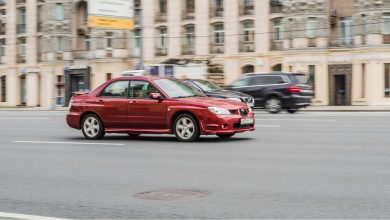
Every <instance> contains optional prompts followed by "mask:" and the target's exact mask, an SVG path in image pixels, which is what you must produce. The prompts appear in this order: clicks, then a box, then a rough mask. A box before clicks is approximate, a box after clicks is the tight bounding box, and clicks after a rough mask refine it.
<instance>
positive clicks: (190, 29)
mask: <svg viewBox="0 0 390 220" xmlns="http://www.w3.org/2000/svg"><path fill="white" fill-rule="evenodd" d="M185 45H186V46H194V45H195V26H194V25H190V26H187V27H185Z"/></svg>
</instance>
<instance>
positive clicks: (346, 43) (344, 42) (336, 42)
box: [329, 35, 354, 47]
mask: <svg viewBox="0 0 390 220" xmlns="http://www.w3.org/2000/svg"><path fill="white" fill-rule="evenodd" d="M353 45H354V40H353V36H352V35H351V36H347V37H341V36H330V37H329V47H353Z"/></svg>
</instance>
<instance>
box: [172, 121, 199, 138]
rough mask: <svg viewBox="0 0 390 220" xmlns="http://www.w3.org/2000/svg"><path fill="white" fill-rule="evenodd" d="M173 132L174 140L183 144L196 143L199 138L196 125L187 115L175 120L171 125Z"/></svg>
mask: <svg viewBox="0 0 390 220" xmlns="http://www.w3.org/2000/svg"><path fill="white" fill-rule="evenodd" d="M173 131H174V133H175V136H176V138H177V139H178V140H179V141H183V142H193V141H196V140H198V138H199V136H200V131H199V126H198V123H197V121H196V119H195V118H194V117H193V116H191V115H189V114H183V115H180V116H179V117H177V118H176V120H175V122H174V124H173Z"/></svg>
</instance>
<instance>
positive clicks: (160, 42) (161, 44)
mask: <svg viewBox="0 0 390 220" xmlns="http://www.w3.org/2000/svg"><path fill="white" fill-rule="evenodd" d="M157 32H158V34H157V47H158V48H167V46H168V29H167V28H166V27H161V28H159V29H158V30H157Z"/></svg>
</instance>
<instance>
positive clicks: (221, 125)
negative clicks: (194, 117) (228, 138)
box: [200, 113, 255, 135]
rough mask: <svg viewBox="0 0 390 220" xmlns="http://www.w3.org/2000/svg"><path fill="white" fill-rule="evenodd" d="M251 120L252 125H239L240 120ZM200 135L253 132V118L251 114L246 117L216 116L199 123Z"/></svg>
mask: <svg viewBox="0 0 390 220" xmlns="http://www.w3.org/2000/svg"><path fill="white" fill-rule="evenodd" d="M246 118H253V124H250V125H241V119H246ZM200 129H201V134H203V135H213V134H231V133H240V132H245V131H254V130H255V117H254V114H253V113H250V114H248V115H247V116H241V115H226V116H216V117H215V118H212V119H209V120H203V121H200Z"/></svg>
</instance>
